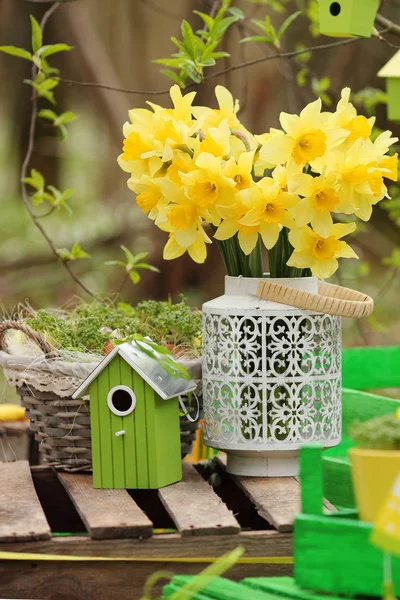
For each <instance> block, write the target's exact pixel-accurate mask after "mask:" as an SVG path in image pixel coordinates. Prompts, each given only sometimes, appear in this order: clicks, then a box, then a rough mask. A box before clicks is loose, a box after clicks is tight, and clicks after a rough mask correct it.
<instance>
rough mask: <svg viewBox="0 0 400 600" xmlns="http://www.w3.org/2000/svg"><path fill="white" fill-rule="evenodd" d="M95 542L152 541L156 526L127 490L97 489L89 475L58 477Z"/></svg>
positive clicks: (71, 474)
mask: <svg viewBox="0 0 400 600" xmlns="http://www.w3.org/2000/svg"><path fill="white" fill-rule="evenodd" d="M58 478H59V480H60V481H61V483H62V484H63V486H64V487H65V489H66V491H67V493H68V495H69V497H70V498H71V500H72V502H73V504H74V506H75V508H76V510H77V511H78V513H79V515H80V517H81V519H82V521H83V522H84V524H85V526H86V528H87V530H88V532H89V534H90V536H91V538H92V539H94V540H104V539H115V538H118V539H119V538H138V537H141V538H142V537H150V536H151V534H152V530H153V524H152V522H151V521H150V519H149V518H148V517H147V516H146V515H145V514H144V512H143V511H142V510H141V509H140V508H139V507H138V506H137V505H136V504H135V502H134V500H132V498H131V497H130V496H129V494H128V492H127V491H126V490H105V489H104V490H103V489H94V488H93V482H92V477H91V476H90V475H83V474H74V473H58Z"/></svg>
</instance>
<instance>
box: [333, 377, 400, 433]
mask: <svg viewBox="0 0 400 600" xmlns="http://www.w3.org/2000/svg"><path fill="white" fill-rule="evenodd" d="M399 407H400V400H396V399H393V398H387V397H385V396H378V395H376V394H367V393H366V392H359V391H357V390H349V389H344V390H343V434H344V435H346V436H347V435H348V434H349V430H350V428H351V425H352V423H353V422H354V421H356V420H359V421H367V420H368V419H372V418H373V417H378V416H380V415H386V414H389V413H394V412H395V411H396V409H397V408H399Z"/></svg>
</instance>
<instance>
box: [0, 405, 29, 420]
mask: <svg viewBox="0 0 400 600" xmlns="http://www.w3.org/2000/svg"><path fill="white" fill-rule="evenodd" d="M25 420H29V419H26V417H25V408H23V407H22V406H17V405H15V404H0V421H25Z"/></svg>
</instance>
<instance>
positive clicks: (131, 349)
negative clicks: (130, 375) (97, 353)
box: [72, 342, 196, 400]
mask: <svg viewBox="0 0 400 600" xmlns="http://www.w3.org/2000/svg"><path fill="white" fill-rule="evenodd" d="M141 343H144V342H141ZM151 354H152V355H153V356H151ZM117 355H119V356H120V357H121V358H123V359H124V360H125V361H126V362H127V363H128V365H130V366H131V367H132V369H134V370H135V371H136V372H137V373H138V374H139V375H140V376H141V377H142V378H143V380H144V381H145V382H146V383H148V384H149V385H150V386H151V387H152V388H153V390H154V391H155V392H156V393H157V394H158V395H159V396H160V397H161V398H162V399H163V400H169V399H170V398H176V397H177V396H180V395H181V394H187V393H189V392H193V391H194V390H195V389H196V383H195V382H194V381H192V380H188V379H184V378H183V377H182V376H179V375H180V373H179V367H180V365H179V363H178V362H177V361H176V360H175V359H174V358H172V357H169V367H170V368H171V369H172V370H173V371H174V373H173V374H171V373H169V372H168V371H167V370H166V369H165V368H164V367H163V365H162V358H163V355H161V354H159V353H158V352H156V351H155V350H154V349H153V348H151V346H146V351H144V350H143V348H142V347H141V346H140V344H138V343H136V342H126V343H124V344H120V345H118V346H116V347H115V348H113V350H112V351H111V352H110V353H109V354H108V355H107V356H106V357H105V358H104V359H103V360H102V361H101V362H100V363H99V364H98V366H97V367H96V368H95V369H94V371H92V373H91V374H90V375H89V377H87V378H86V379H85V381H84V382H83V383H82V384H81V385H80V386H79V387H78V389H77V390H76V392H75V393H74V394H73V396H72V397H73V398H81V397H82V396H83V395H84V394H85V393H86V391H87V389H88V387H89V386H90V384H91V383H92V381H94V379H96V377H97V376H98V375H99V374H100V373H101V372H102V371H103V369H105V367H106V366H107V365H108V364H109V363H110V362H111V361H112V360H113V358H114V357H115V356H117ZM174 363H175V364H176V369H174Z"/></svg>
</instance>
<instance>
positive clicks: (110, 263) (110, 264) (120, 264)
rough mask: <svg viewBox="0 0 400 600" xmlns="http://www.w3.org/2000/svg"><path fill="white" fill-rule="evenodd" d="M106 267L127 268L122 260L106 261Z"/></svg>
mask: <svg viewBox="0 0 400 600" xmlns="http://www.w3.org/2000/svg"><path fill="white" fill-rule="evenodd" d="M104 264H105V265H107V266H108V267H124V268H125V263H124V262H122V260H106V261H105V263H104Z"/></svg>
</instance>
